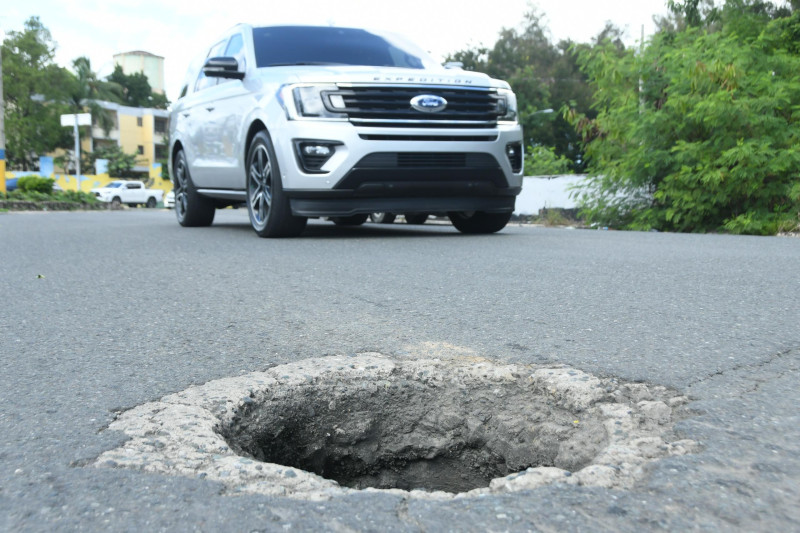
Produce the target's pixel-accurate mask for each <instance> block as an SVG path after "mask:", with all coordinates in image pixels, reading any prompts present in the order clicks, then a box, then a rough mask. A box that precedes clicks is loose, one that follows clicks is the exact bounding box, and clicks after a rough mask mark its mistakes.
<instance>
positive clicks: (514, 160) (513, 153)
mask: <svg viewBox="0 0 800 533" xmlns="http://www.w3.org/2000/svg"><path fill="white" fill-rule="evenodd" d="M506 157H508V162H509V164H510V165H511V171H512V172H514V174H519V173H520V172H522V143H518V142H517V143H508V144H507V145H506Z"/></svg>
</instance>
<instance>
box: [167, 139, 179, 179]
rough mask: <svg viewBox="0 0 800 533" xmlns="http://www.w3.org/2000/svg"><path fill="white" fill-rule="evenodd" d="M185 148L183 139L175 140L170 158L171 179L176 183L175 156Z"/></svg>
mask: <svg viewBox="0 0 800 533" xmlns="http://www.w3.org/2000/svg"><path fill="white" fill-rule="evenodd" d="M181 150H183V143H181V141H175V144H173V145H172V152H170V158H169V169H168V170H169V178H170V181H171V182H172V183H173V184H174V183H175V176H173V175H172V174H173V166H174V165H175V156H177V155H178V152H180V151H181Z"/></svg>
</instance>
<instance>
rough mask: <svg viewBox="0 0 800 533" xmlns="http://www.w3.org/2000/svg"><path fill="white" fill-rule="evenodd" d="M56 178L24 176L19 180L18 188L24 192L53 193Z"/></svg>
mask: <svg viewBox="0 0 800 533" xmlns="http://www.w3.org/2000/svg"><path fill="white" fill-rule="evenodd" d="M54 182H55V180H54V179H51V178H43V177H41V176H23V177H21V178H19V179H18V180H17V189H19V190H20V191H22V192H39V193H42V194H52V192H53V183H54Z"/></svg>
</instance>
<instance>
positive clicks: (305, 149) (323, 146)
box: [294, 139, 342, 174]
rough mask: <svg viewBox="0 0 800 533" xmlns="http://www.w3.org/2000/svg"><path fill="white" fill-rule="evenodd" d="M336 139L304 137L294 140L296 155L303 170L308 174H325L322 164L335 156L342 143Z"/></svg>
mask: <svg viewBox="0 0 800 533" xmlns="http://www.w3.org/2000/svg"><path fill="white" fill-rule="evenodd" d="M341 144H342V143H340V142H335V141H316V140H313V139H308V140H306V139H302V140H296V141H295V142H294V146H295V155H296V156H297V162H298V164H299V165H300V168H301V169H303V172H306V173H308V174H324V173H325V172H326V171H324V170H322V166H323V165H324V164H325V163H327V162H328V160H329V159H330V158H331V157H333V154H334V153H335V152H336V146H338V145H341Z"/></svg>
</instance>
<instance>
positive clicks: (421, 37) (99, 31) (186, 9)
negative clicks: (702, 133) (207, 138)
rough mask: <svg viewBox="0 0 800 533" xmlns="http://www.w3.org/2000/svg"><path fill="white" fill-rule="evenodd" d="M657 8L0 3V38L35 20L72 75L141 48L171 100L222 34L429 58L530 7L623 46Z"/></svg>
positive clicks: (518, 3) (544, 0) (563, 3)
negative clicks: (351, 41) (620, 39)
mask: <svg viewBox="0 0 800 533" xmlns="http://www.w3.org/2000/svg"><path fill="white" fill-rule="evenodd" d="M665 6H666V0H488V1H486V2H476V1H470V0H459V1H454V0H438V1H437V0H402V1H399V2H387V1H385V0H371V1H370V0H229V1H227V2H226V1H220V0H215V1H210V0H128V1H127V2H118V1H116V0H81V1H80V2H65V1H64V0H30V1H27V2H13V3H12V2H6V6H5V7H4V8H3V9H2V12H0V31H4V32H6V33H7V32H9V31H15V30H16V31H21V30H22V29H23V25H24V22H25V20H27V19H28V18H29V17H31V16H38V17H39V18H40V20H41V21H42V23H43V24H44V26H45V27H47V28H48V29H49V30H50V32H51V34H52V37H53V40H54V41H55V42H56V43H57V45H58V46H57V49H56V62H57V63H58V64H60V65H61V66H64V67H68V68H70V67H71V64H72V60H73V59H75V58H76V57H79V56H87V57H89V59H90V60H91V63H92V67H93V69H94V70H95V71H96V72H98V73H99V74H100V75H101V76H103V77H104V76H106V75H108V74H110V73H111V71H112V70H113V66H114V65H113V58H112V56H113V55H114V54H116V53H120V52H129V51H132V50H144V51H147V52H151V53H153V54H156V55H160V56H163V57H164V58H165V61H164V63H165V80H166V92H167V98H169V99H170V100H171V101H174V100H175V99H176V98H177V96H178V92H179V90H180V83H181V81H182V80H183V78H184V76H185V74H186V70H187V68H188V67H189V64H190V63H191V61H192V60H193V59H195V57H197V56H198V55H199V54H201V53H202V52H203V49H204V48H206V49H207V48H208V46H210V45H211V44H212V43H213V41H214V39H215V37H217V36H218V35H219V34H220V33H222V32H224V31H225V30H227V29H228V28H230V27H231V26H233V25H235V24H237V23H240V22H248V23H252V24H287V23H288V24H315V25H319V24H322V25H336V26H352V27H364V28H371V29H377V30H388V31H392V32H395V33H399V34H402V35H405V36H406V37H408V38H409V39H410V40H411V41H413V42H415V43H416V44H418V45H419V46H420V47H422V48H423V49H425V50H427V51H428V52H430V53H431V54H432V55H433V56H434V57H435V58H437V59H440V60H443V59H444V58H445V56H447V54H449V53H452V52H456V51H458V50H462V49H465V48H472V47H476V46H479V45H485V46H492V45H494V43H495V42H496V41H497V37H498V35H499V33H500V31H501V30H502V29H503V28H519V27H520V24H521V21H522V18H523V15H524V14H525V13H526V12H527V11H529V10H530V9H531V8H532V7H533V8H535V9H537V10H538V11H539V12H540V13H542V14H543V16H544V19H543V20H544V22H545V24H546V26H547V27H548V28H549V30H550V34H551V36H552V39H553V41H554V42H557V41H559V40H561V39H567V38H569V39H572V40H573V41H576V42H588V41H590V40H591V39H592V37H594V36H596V35H597V34H598V33H599V32H600V31H601V30H602V29H603V27H604V25H605V23H606V21H611V22H613V23H614V24H615V25H616V26H618V27H620V28H622V29H624V30H625V31H626V42H627V43H628V44H629V45H633V44H635V43H636V42H638V40H639V39H640V36H641V31H642V26H644V30H645V35H646V36H648V35H650V34H652V33H653V31H654V30H655V25H654V23H653V16H654V15H665V14H666V13H667V9H666V7H665Z"/></svg>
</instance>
